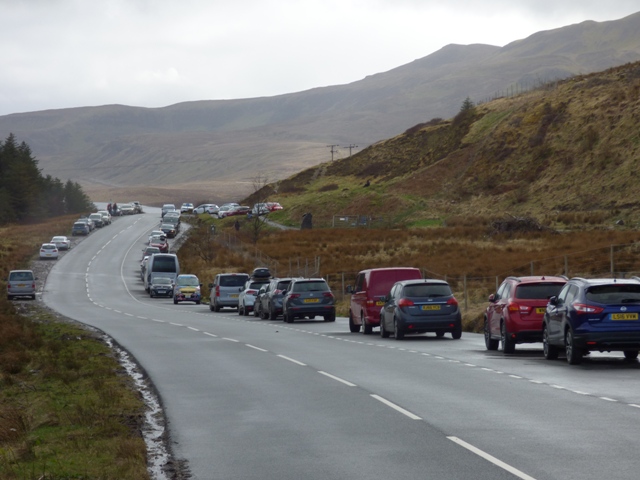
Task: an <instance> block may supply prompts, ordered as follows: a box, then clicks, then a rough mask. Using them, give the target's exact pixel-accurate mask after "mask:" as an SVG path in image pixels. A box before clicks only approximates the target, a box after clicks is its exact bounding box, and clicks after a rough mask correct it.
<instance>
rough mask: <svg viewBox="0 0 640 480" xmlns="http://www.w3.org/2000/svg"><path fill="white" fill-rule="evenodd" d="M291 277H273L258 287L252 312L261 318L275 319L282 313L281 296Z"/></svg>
mask: <svg viewBox="0 0 640 480" xmlns="http://www.w3.org/2000/svg"><path fill="white" fill-rule="evenodd" d="M291 280H292V278H274V279H271V280H270V281H269V283H267V284H265V285H263V286H262V287H260V290H259V291H258V295H257V296H256V303H255V306H254V311H253V314H254V315H255V316H256V317H260V318H262V319H265V320H266V319H269V320H276V319H277V318H278V315H282V298H283V295H284V291H285V290H286V289H287V287H288V286H289V284H290V283H291Z"/></svg>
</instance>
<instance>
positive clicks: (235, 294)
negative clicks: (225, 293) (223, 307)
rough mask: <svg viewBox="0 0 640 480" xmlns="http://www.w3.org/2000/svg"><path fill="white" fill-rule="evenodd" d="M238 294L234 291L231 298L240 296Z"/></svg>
mask: <svg viewBox="0 0 640 480" xmlns="http://www.w3.org/2000/svg"><path fill="white" fill-rule="evenodd" d="M238 296H239V295H238V294H237V293H232V294H231V295H229V297H230V298H238Z"/></svg>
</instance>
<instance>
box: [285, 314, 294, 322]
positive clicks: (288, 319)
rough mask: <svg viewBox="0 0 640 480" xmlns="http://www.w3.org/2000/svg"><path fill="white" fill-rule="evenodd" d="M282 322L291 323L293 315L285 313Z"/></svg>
mask: <svg viewBox="0 0 640 480" xmlns="http://www.w3.org/2000/svg"><path fill="white" fill-rule="evenodd" d="M284 321H285V322H287V323H293V315H291V314H290V313H289V312H287V313H286V314H285V316H284Z"/></svg>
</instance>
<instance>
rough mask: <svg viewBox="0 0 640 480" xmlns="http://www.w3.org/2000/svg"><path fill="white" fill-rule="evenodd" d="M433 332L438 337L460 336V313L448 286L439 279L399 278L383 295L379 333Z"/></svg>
mask: <svg viewBox="0 0 640 480" xmlns="http://www.w3.org/2000/svg"><path fill="white" fill-rule="evenodd" d="M391 332H393V334H394V336H395V339H396V340H402V339H403V338H404V336H405V335H406V334H417V333H426V332H433V333H435V334H436V335H437V336H438V337H442V336H443V335H444V334H445V333H447V332H449V333H451V336H452V337H453V338H454V339H459V338H460V337H461V336H462V314H461V313H460V309H459V308H458V301H457V300H456V298H455V297H454V296H453V292H452V291H451V287H450V286H449V284H448V283H447V282H445V281H443V280H433V279H425V280H402V281H400V282H396V283H395V284H394V285H393V287H391V291H390V292H389V295H387V296H386V297H385V298H384V305H383V306H382V308H381V310H380V336H381V337H382V338H387V337H389V335H390V334H391Z"/></svg>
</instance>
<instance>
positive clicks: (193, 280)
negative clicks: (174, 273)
mask: <svg viewBox="0 0 640 480" xmlns="http://www.w3.org/2000/svg"><path fill="white" fill-rule="evenodd" d="M177 283H178V285H180V286H181V287H197V286H198V285H200V281H199V280H198V278H197V277H178V282H177Z"/></svg>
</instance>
